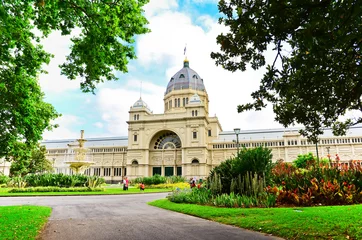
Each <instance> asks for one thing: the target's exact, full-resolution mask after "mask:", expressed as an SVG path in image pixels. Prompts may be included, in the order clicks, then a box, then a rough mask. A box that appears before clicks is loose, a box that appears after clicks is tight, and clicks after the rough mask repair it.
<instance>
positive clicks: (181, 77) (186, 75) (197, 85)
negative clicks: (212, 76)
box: [165, 59, 206, 94]
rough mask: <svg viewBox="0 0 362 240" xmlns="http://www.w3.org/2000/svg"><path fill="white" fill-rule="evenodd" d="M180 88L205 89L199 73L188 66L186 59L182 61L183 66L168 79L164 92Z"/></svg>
mask: <svg viewBox="0 0 362 240" xmlns="http://www.w3.org/2000/svg"><path fill="white" fill-rule="evenodd" d="M182 89H194V90H198V91H206V90H205V86H204V81H203V79H202V78H201V77H200V75H199V74H197V72H195V71H194V70H192V69H191V68H190V66H189V61H188V60H187V59H185V61H184V67H183V68H182V69H181V70H180V71H178V72H177V73H176V74H175V75H173V77H172V78H171V79H170V82H169V83H168V85H167V89H166V93H165V94H167V93H169V92H171V91H173V90H182Z"/></svg>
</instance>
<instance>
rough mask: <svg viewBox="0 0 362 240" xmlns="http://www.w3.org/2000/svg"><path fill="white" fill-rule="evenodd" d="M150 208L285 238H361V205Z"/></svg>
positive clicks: (160, 202) (165, 203) (161, 202)
mask: <svg viewBox="0 0 362 240" xmlns="http://www.w3.org/2000/svg"><path fill="white" fill-rule="evenodd" d="M148 204H149V205H152V206H156V207H160V208H164V209H168V210H172V211H176V212H181V213H185V214H189V215H193V216H197V217H201V218H205V219H209V220H213V221H216V222H220V223H224V224H229V225H234V226H237V227H241V228H246V229H250V230H254V231H259V232H263V233H268V234H273V235H275V236H279V237H283V238H286V239H350V240H351V239H362V204H360V205H349V206H323V207H322V206H321V207H305V208H248V209H246V208H218V207H212V206H200V205H195V204H181V203H173V202H170V201H169V200H167V199H161V200H156V201H153V202H150V203H148Z"/></svg>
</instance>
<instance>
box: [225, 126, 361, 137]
mask: <svg viewBox="0 0 362 240" xmlns="http://www.w3.org/2000/svg"><path fill="white" fill-rule="evenodd" d="M301 129H304V128H303V127H300V128H296V127H295V128H267V129H250V130H241V131H240V133H239V135H240V134H254V133H277V132H282V133H285V132H292V131H299V130H301ZM349 129H362V124H361V125H356V126H351V127H349ZM322 130H324V131H325V130H332V128H323V129H322ZM219 135H235V132H234V131H223V132H221V133H220V134H219Z"/></svg>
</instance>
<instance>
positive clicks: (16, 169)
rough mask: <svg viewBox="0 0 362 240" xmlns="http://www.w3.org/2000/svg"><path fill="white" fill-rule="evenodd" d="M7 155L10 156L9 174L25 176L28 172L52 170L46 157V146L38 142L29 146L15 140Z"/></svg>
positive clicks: (50, 163)
mask: <svg viewBox="0 0 362 240" xmlns="http://www.w3.org/2000/svg"><path fill="white" fill-rule="evenodd" d="M9 155H10V158H11V166H10V175H11V176H25V175H27V174H29V173H42V172H50V171H53V166H52V162H51V161H50V160H48V159H47V158H46V148H45V147H44V146H40V145H39V144H37V145H36V146H29V145H28V144H25V143H22V142H17V143H16V144H15V145H14V148H12V151H11V153H9Z"/></svg>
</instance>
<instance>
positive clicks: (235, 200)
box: [167, 188, 276, 208]
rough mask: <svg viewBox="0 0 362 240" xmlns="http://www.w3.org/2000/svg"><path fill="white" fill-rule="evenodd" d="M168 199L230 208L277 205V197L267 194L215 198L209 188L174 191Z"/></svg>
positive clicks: (231, 195) (224, 195)
mask: <svg viewBox="0 0 362 240" xmlns="http://www.w3.org/2000/svg"><path fill="white" fill-rule="evenodd" d="M167 198H168V199H169V200H170V201H171V202H175V203H193V204H202V205H214V206H217V207H228V208H249V207H274V206H275V203H276V196H275V195H274V194H267V193H265V192H263V193H261V194H258V195H257V196H246V195H239V194H234V193H230V194H225V193H224V194H221V195H216V196H213V195H212V193H211V190H210V189H207V188H200V189H197V188H193V189H192V190H191V189H184V190H180V191H173V192H172V193H171V194H170V195H169V196H167Z"/></svg>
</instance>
